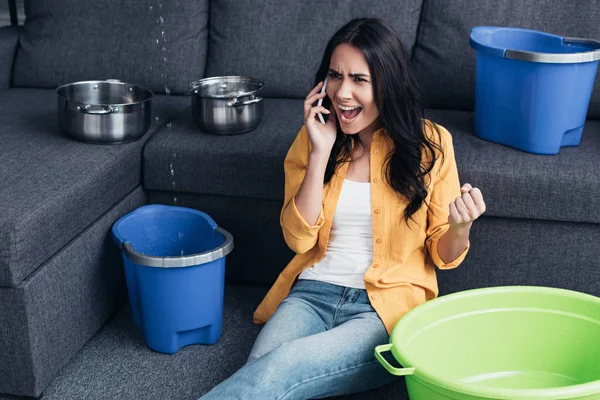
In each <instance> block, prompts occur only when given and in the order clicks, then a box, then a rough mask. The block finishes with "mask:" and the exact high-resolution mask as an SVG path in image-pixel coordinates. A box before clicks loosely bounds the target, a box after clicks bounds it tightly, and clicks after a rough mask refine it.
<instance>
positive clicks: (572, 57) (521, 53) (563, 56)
mask: <svg viewBox="0 0 600 400" xmlns="http://www.w3.org/2000/svg"><path fill="white" fill-rule="evenodd" d="M501 30H511V31H521V32H531V33H535V34H539V35H543V36H546V37H550V38H555V39H556V40H559V41H561V43H562V44H563V45H565V46H569V45H572V44H575V45H583V46H588V47H589V51H583V52H577V53H544V52H535V51H525V50H516V49H507V48H503V47H498V46H491V45H489V44H487V43H482V42H481V41H480V40H479V38H478V36H481V35H482V34H483V33H489V32H496V31H501ZM469 44H470V45H471V47H472V48H473V49H475V50H476V51H480V52H482V53H485V54H488V55H492V56H496V57H501V58H508V59H512V60H519V61H528V62H535V63H544V64H579V63H586V62H597V61H599V60H600V41H598V40H594V39H586V38H579V37H568V36H558V35H554V34H551V33H547V32H543V31H538V30H533V29H524V28H513V27H505V26H476V27H473V28H472V29H471V32H470V34H469Z"/></svg>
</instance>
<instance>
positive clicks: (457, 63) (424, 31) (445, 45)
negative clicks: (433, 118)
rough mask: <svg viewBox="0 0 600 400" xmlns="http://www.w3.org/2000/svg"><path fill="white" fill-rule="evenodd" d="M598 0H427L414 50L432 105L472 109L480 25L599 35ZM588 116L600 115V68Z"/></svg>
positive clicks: (422, 84)
mask: <svg viewBox="0 0 600 400" xmlns="http://www.w3.org/2000/svg"><path fill="white" fill-rule="evenodd" d="M599 19H600V7H598V3H597V2H594V1H591V2H587V1H584V2H573V1H570V0H540V1H536V2H532V1H523V2H520V1H512V0H482V1H478V2H477V4H476V6H474V3H473V1H471V0H456V1H452V2H449V1H447V0H426V1H425V2H424V5H423V14H422V17H421V24H420V26H419V34H418V36H417V42H416V44H415V51H414V53H413V61H414V65H415V70H416V72H417V76H418V79H419V83H420V84H421V86H422V89H423V91H424V93H425V97H426V99H427V101H428V105H429V106H430V107H432V108H450V109H461V110H473V108H474V99H475V50H473V49H472V48H471V47H470V46H469V32H470V30H471V28H473V27H475V26H479V25H495V26H511V27H519V28H527V29H534V30H539V31H543V32H548V33H553V34H557V35H562V36H575V37H582V38H588V39H596V40H598V39H600V24H598V20H599ZM588 116H590V117H594V118H599V117H600V74H598V75H597V76H596V82H595V89H594V93H593V94H592V100H591V103H590V107H589V109H588Z"/></svg>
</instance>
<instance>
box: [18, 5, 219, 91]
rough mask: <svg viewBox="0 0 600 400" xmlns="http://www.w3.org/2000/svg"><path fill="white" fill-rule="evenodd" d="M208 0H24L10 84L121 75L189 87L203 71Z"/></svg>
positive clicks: (160, 87) (159, 87)
mask: <svg viewBox="0 0 600 400" xmlns="http://www.w3.org/2000/svg"><path fill="white" fill-rule="evenodd" d="M208 1H209V0H194V1H188V0H179V1H170V0H165V1H161V0H154V1H152V0H135V1H114V0H94V1H80V0H26V1H25V15H26V21H25V24H24V27H23V30H22V34H21V37H20V43H19V49H18V52H17V57H16V61H15V68H14V73H13V84H14V86H21V87H50V88H54V87H57V86H59V85H62V84H65V83H70V82H75V81H81V80H96V79H120V80H123V81H127V82H130V83H137V84H141V85H143V86H145V87H147V88H149V89H150V90H152V91H154V92H155V93H164V92H165V88H167V89H169V90H170V91H171V92H172V93H184V92H187V90H188V88H189V84H190V83H191V82H192V81H195V80H197V79H200V78H202V77H203V75H204V67H205V65H206V45H207V35H208V8H209V7H208V6H209V5H208Z"/></svg>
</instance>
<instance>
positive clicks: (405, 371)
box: [375, 343, 415, 376]
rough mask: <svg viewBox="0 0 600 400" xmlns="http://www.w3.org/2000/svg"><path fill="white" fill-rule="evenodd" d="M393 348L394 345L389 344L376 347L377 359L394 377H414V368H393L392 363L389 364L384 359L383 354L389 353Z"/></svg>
mask: <svg viewBox="0 0 600 400" xmlns="http://www.w3.org/2000/svg"><path fill="white" fill-rule="evenodd" d="M392 346H393V344H392V343H388V344H382V345H380V346H377V347H375V358H376V359H377V360H378V361H379V363H380V364H381V365H383V367H384V368H385V369H387V370H388V372H389V373H390V374H392V375H396V376H404V375H412V374H414V373H415V369H414V368H396V367H392V366H391V365H390V363H388V362H387V360H386V359H385V358H383V356H382V355H381V353H384V352H386V351H389V350H390V349H391V348H392Z"/></svg>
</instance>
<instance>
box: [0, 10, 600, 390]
mask: <svg viewBox="0 0 600 400" xmlns="http://www.w3.org/2000/svg"><path fill="white" fill-rule="evenodd" d="M82 8H84V9H82ZM26 16H27V20H26V22H25V25H24V26H21V27H19V28H16V27H5V28H1V29H0V182H1V184H0V204H1V207H0V377H1V378H0V393H6V394H16V395H24V396H40V394H41V393H42V392H43V391H44V389H45V388H46V387H47V385H48V384H49V382H50V381H51V380H52V378H53V377H54V376H55V375H56V374H57V372H58V371H59V370H60V368H62V367H63V366H64V365H66V364H67V363H68V362H69V360H70V359H71V357H73V355H75V354H76V353H77V351H78V350H79V349H80V348H81V347H82V346H83V345H84V344H85V342H86V341H87V340H88V339H89V338H90V337H91V336H92V335H93V334H94V333H95V332H96V331H97V330H98V329H99V328H100V327H101V326H102V324H103V323H104V322H105V321H106V320H107V319H108V318H109V317H110V316H111V315H113V314H114V313H115V312H116V311H117V310H118V309H119V308H120V307H121V306H122V305H123V304H124V302H125V300H126V289H125V284H124V275H123V271H122V264H121V259H120V254H119V251H118V249H117V248H116V246H115V245H114V244H113V243H112V241H111V239H110V228H111V226H112V224H113V223H114V221H116V220H117V219H118V218H119V217H120V216H122V215H124V214H126V213H128V212H130V211H132V210H133V209H135V208H137V207H139V206H141V205H143V204H147V203H162V204H177V205H182V206H187V207H193V208H197V209H200V210H202V211H205V212H207V213H208V214H209V215H211V216H212V217H213V218H214V219H215V221H217V223H218V224H219V225H220V226H222V227H224V228H225V229H227V230H228V231H229V232H231V233H232V234H233V235H234V237H235V242H236V248H235V250H234V252H233V253H231V254H230V255H229V256H228V257H227V278H228V283H227V287H226V292H225V296H226V297H227V295H228V293H246V292H244V291H240V288H242V287H244V285H246V284H247V283H255V284H256V283H259V284H263V285H265V288H266V287H267V285H268V284H269V283H271V282H273V281H274V280H275V278H276V277H277V275H278V273H279V272H280V271H281V270H282V268H283V267H284V266H285V264H286V263H287V262H288V261H289V260H290V259H291V257H292V255H293V254H292V253H291V251H290V250H288V249H287V248H286V246H285V244H284V242H283V237H282V235H281V232H280V227H279V211H280V207H281V202H282V197H283V183H284V177H283V159H284V157H285V153H286V151H287V149H288V147H289V146H290V144H291V143H292V140H293V139H294V137H295V135H296V133H297V132H298V130H299V128H300V126H301V124H302V101H303V100H302V99H303V98H304V96H305V95H306V93H307V92H308V91H309V90H310V89H311V87H312V81H313V77H314V73H315V71H316V69H317V67H318V63H319V61H320V57H321V54H322V52H323V49H324V46H325V44H326V40H327V39H328V38H329V37H330V36H331V35H332V34H333V32H334V31H335V30H336V29H337V28H338V27H340V26H341V25H342V24H344V23H345V22H347V21H348V20H349V19H351V18H353V17H358V16H377V17H380V18H383V19H385V20H387V21H389V22H391V23H392V25H394V26H395V27H396V29H397V30H398V32H399V33H400V35H401V36H402V38H403V40H404V41H405V44H406V46H407V47H408V48H409V49H410V51H411V54H412V60H413V63H414V68H415V70H416V72H417V75H418V78H419V81H420V84H421V86H422V89H423V91H424V94H425V97H426V99H427V107H428V109H427V115H428V117H429V118H430V119H432V120H434V121H436V122H438V123H440V124H442V125H443V126H445V127H446V128H448V129H449V130H450V132H451V133H452V135H453V139H454V147H455V152H456V159H457V163H458V168H459V174H460V177H461V180H462V181H463V182H470V183H472V184H474V185H477V186H479V187H480V188H481V189H482V191H483V193H484V195H485V197H486V201H487V204H488V211H487V213H486V214H485V216H484V217H482V218H481V219H480V220H479V221H477V223H476V224H475V226H474V228H473V231H472V241H471V242H472V248H471V251H470V253H469V255H468V257H467V259H466V260H465V262H464V263H463V265H462V266H461V267H460V268H458V269H457V270H452V271H447V272H443V273H439V283H440V290H441V293H442V294H445V293H450V292H455V291H460V290H465V289H470V288H476V287H487V286H496V285H544V286H553V287H562V288H568V289H574V290H578V291H582V292H587V293H591V294H594V295H600V262H599V261H598V260H600V246H598V243H600V225H599V224H600V201H599V200H598V199H599V198H600V177H599V176H598V173H597V166H598V163H599V161H600V120H598V119H599V118H600V88H599V86H600V78H598V79H597V80H596V83H595V90H594V93H593V95H592V101H591V104H590V107H589V110H588V117H589V119H588V121H587V123H586V126H585V130H584V133H583V138H582V141H581V145H580V146H578V147H573V148H563V149H561V151H560V154H558V155H556V156H538V155H532V154H528V153H524V152H521V151H518V150H514V149H511V148H509V147H505V146H501V145H498V144H495V143H490V142H486V141H483V140H481V139H479V138H478V137H477V136H475V134H474V131H473V104H474V73H475V56H474V52H473V50H472V49H471V48H470V47H469V44H468V33H469V30H470V28H471V27H473V26H476V25H508V26H518V27H525V28H530V29H539V30H543V31H547V32H552V33H556V34H561V35H567V36H579V37H585V38H594V39H600V25H598V23H597V21H598V20H599V19H600V7H597V4H596V2H594V1H590V2H583V3H577V4H576V3H574V2H571V1H567V0H560V1H550V0H544V1H536V2H532V1H526V2H512V1H508V0H502V1H498V0H482V1H479V2H473V1H469V0H456V1H452V2H450V1H446V0H402V1H397V0H386V1H378V2H373V1H367V0H346V1H315V0H307V1H297V0H286V1H281V0H263V1H260V2H255V1H252V0H210V1H209V0H201V1H193V2H191V1H181V2H180V1H168V0H163V1H162V2H161V3H159V2H154V1H149V0H140V1H136V2H116V1H110V0H100V1H95V2H93V3H90V4H86V5H85V6H82V5H81V2H80V1H74V0H68V1H67V0H60V1H59V0H46V1H41V0H28V1H26ZM216 75H249V76H254V77H257V78H260V79H262V80H264V81H265V89H264V93H263V95H264V97H265V100H264V106H265V112H264V117H263V120H262V122H261V125H260V126H259V127H258V128H257V129H256V130H255V131H253V132H251V133H248V134H244V135H240V136H230V137H219V136H212V135H207V134H204V133H202V132H199V130H198V129H197V128H196V127H195V126H194V124H193V121H192V118H191V113H190V105H191V100H190V97H189V96H188V95H187V88H188V85H189V84H190V83H191V82H192V81H194V80H197V79H200V78H202V77H205V76H216ZM109 78H116V79H121V80H124V81H127V82H132V83H137V84H140V85H143V86H146V87H148V88H149V89H151V90H152V91H153V92H154V94H155V97H154V100H153V106H154V117H155V118H154V119H153V124H152V127H151V128H150V131H149V132H148V133H147V134H146V135H145V136H144V137H143V138H142V139H140V140H138V141H136V142H134V143H129V144H121V145H91V144H84V143H79V142H76V141H73V140H71V139H68V138H67V137H65V136H64V135H63V134H61V132H59V130H58V128H57V121H56V96H55V92H54V89H55V88H56V87H57V86H59V85H61V84H64V83H69V82H75V81H80V80H95V79H109ZM248 293H250V292H248ZM252 293H254V292H252ZM256 293H258V295H256V296H253V297H249V298H247V299H244V300H243V301H244V302H245V303H251V304H252V303H253V304H258V302H259V301H260V300H261V298H260V295H261V294H262V293H264V291H256ZM228 304H237V302H233V303H232V302H229V303H228ZM225 313H226V314H228V315H230V314H232V313H235V310H232V309H228V308H226V309H225ZM239 319H240V320H239V321H236V324H235V325H234V326H229V329H225V330H224V333H223V335H224V336H225V337H226V338H227V340H233V339H231V338H232V336H236V335H237V336H239V339H237V340H244V338H245V337H246V338H247V336H253V335H255V333H256V329H255V328H254V327H253V326H252V322H251V315H244V316H243V317H241V318H239ZM226 328H227V327H226ZM244 330H247V331H248V332H251V334H248V335H247V336H245V335H244V334H243V331H244ZM230 348H231V347H230ZM244 348H245V347H244ZM207 352H208V350H207ZM241 359H243V357H237V358H234V360H241ZM220 365H221V368H220V369H218V370H216V371H210V372H207V373H208V375H210V376H213V377H224V376H227V375H229V374H231V373H232V372H233V371H234V370H235V369H236V368H238V367H239V362H237V361H236V362H233V361H232V362H229V363H228V362H226V361H223V362H222V363H221V364H220ZM211 368H214V366H213V367H211ZM202 376H207V375H202ZM214 384H215V379H208V378H207V379H206V381H205V383H202V384H201V385H202V390H203V391H208V390H209V389H210V387H211V386H212V385H214ZM398 385H400V386H399V387H398V386H396V385H393V387H391V386H390V387H387V388H383V389H380V390H377V391H373V392H371V393H369V394H364V395H361V396H362V397H360V398H374V399H375V398H392V396H399V394H398V393H403V394H401V396H402V397H404V396H405V392H404V389H403V387H402V384H401V383H399V384H398ZM198 394H199V395H200V394H202V393H198ZM394 398H397V397H394Z"/></svg>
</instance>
